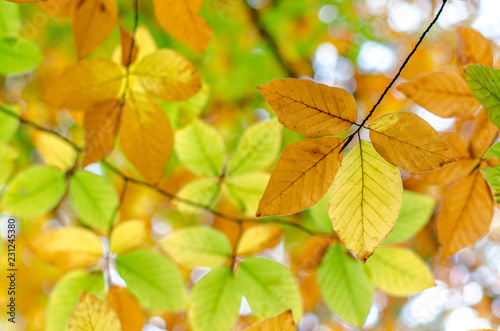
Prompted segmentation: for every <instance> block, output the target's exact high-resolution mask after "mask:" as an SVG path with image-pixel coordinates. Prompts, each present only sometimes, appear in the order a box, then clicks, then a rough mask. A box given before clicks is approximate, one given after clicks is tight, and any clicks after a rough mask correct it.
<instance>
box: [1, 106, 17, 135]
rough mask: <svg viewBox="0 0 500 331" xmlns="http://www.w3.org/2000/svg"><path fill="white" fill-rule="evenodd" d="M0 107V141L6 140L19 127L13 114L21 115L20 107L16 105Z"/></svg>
mask: <svg viewBox="0 0 500 331" xmlns="http://www.w3.org/2000/svg"><path fill="white" fill-rule="evenodd" d="M0 107H1V109H0V142H7V141H9V140H10V139H11V138H12V136H13V135H14V134H15V133H16V131H17V129H18V128H19V118H18V117H16V116H14V115H21V109H20V107H18V106H17V105H0ZM4 111H5V112H4Z"/></svg>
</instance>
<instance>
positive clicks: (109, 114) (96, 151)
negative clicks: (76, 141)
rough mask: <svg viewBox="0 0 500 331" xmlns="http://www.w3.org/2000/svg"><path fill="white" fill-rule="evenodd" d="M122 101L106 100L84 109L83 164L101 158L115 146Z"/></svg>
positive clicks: (85, 164)
mask: <svg viewBox="0 0 500 331" xmlns="http://www.w3.org/2000/svg"><path fill="white" fill-rule="evenodd" d="M122 109H123V103H122V102H121V101H120V100H106V101H103V102H100V103H97V104H95V105H93V106H91V107H90V108H88V109H87V110H86V111H85V117H84V122H83V129H84V130H85V158H84V160H83V166H84V167H85V166H87V165H89V164H90V163H94V162H97V161H100V160H102V159H103V158H104V157H105V156H106V154H108V153H109V152H110V151H111V150H112V149H113V147H114V146H115V137H116V134H117V133H118V127H119V124H120V115H121V113H122Z"/></svg>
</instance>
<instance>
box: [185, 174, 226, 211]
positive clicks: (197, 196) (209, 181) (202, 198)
mask: <svg viewBox="0 0 500 331" xmlns="http://www.w3.org/2000/svg"><path fill="white" fill-rule="evenodd" d="M219 193H220V186H219V184H218V183H217V181H216V180H215V179H214V178H201V179H198V180H195V181H193V182H191V183H189V184H187V185H185V186H184V187H183V188H182V189H181V190H180V191H179V192H177V196H178V197H180V198H181V199H185V200H188V201H191V202H194V203H196V204H198V205H203V206H207V207H212V206H213V205H214V204H216V203H217V201H218V198H219ZM177 205H178V207H179V210H180V211H182V212H184V213H193V214H197V213H200V212H202V211H203V209H200V208H199V207H197V206H193V205H191V204H186V203H183V202H180V201H178V202H177Z"/></svg>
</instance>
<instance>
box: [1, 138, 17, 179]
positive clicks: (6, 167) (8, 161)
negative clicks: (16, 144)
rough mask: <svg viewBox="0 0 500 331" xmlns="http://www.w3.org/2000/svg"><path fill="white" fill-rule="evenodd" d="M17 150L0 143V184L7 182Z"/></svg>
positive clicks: (12, 169)
mask: <svg viewBox="0 0 500 331" xmlns="http://www.w3.org/2000/svg"><path fill="white" fill-rule="evenodd" d="M17 154H18V153H17V151H16V150H15V149H14V148H12V147H10V146H9V145H5V144H0V186H2V185H3V184H5V183H7V181H8V180H9V178H10V176H11V175H12V173H13V172H14V160H15V159H16V156H17Z"/></svg>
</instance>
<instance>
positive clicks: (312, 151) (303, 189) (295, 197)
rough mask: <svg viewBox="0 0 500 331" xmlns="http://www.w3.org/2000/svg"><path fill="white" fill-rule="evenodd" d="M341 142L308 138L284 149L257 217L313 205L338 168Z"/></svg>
mask: <svg viewBox="0 0 500 331" xmlns="http://www.w3.org/2000/svg"><path fill="white" fill-rule="evenodd" d="M343 141H344V140H342V139H340V138H333V137H332V138H321V139H308V140H302V141H298V142H294V143H291V144H289V145H288V146H286V148H285V150H284V151H283V153H282V154H281V156H280V159H279V160H278V164H276V167H275V168H274V170H273V173H272V174H271V179H270V180H269V183H268V184H267V188H266V191H265V192H264V195H263V197H262V199H261V200H260V203H259V207H258V209H257V216H269V215H287V214H294V213H297V212H299V211H301V210H304V209H307V208H309V207H311V206H313V205H315V204H316V203H317V202H318V201H319V200H320V199H321V198H322V197H323V196H324V195H325V193H326V191H328V188H329V187H330V185H331V183H332V181H333V178H334V177H335V174H336V173H337V170H338V169H339V167H340V162H341V160H342V154H341V153H339V151H340V148H341V146H342V143H343Z"/></svg>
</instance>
